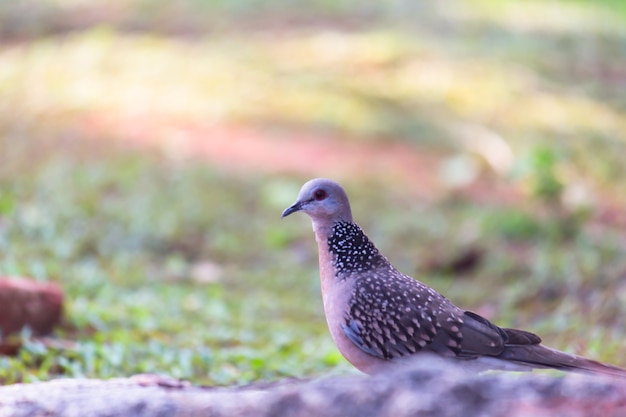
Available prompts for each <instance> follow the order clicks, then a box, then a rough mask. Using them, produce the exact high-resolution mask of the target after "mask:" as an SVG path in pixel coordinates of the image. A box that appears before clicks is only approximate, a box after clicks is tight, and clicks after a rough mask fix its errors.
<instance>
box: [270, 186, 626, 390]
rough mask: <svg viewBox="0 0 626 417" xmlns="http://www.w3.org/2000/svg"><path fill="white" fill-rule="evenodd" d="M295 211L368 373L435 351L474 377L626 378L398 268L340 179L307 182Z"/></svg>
mask: <svg viewBox="0 0 626 417" xmlns="http://www.w3.org/2000/svg"><path fill="white" fill-rule="evenodd" d="M295 212H304V213H306V214H307V215H308V216H309V217H310V218H311V221H312V226H313V231H314V233H315V239H316V241H317V246H318V252H319V253H318V254H319V269H320V280H321V291H322V300H323V304H324V313H325V316H326V321H327V324H328V328H329V330H330V334H331V337H332V339H333V340H334V342H335V344H336V346H337V348H338V350H339V352H340V353H341V354H342V355H343V356H344V357H345V358H346V359H347V360H348V362H350V363H351V364H352V365H353V366H354V367H355V368H357V369H358V370H360V371H361V372H364V373H366V374H377V373H380V372H384V371H387V370H389V369H392V368H397V367H398V366H407V365H408V364H410V363H411V361H413V360H414V359H416V358H418V357H423V358H426V357H428V355H429V354H430V355H431V357H435V356H436V357H441V358H445V359H444V360H446V359H450V360H451V361H456V362H457V363H458V364H459V365H461V367H462V368H463V369H467V370H469V371H472V372H483V371H487V370H510V371H531V370H533V369H541V368H548V369H557V370H562V371H573V372H579V373H592V374H603V375H611V376H617V377H625V378H626V369H623V368H620V367H617V366H613V365H608V364H604V363H601V362H598V361H595V360H592V359H587V358H584V357H581V356H577V355H573V354H569V353H566V352H562V351H559V350H556V349H553V348H550V347H547V346H545V345H543V344H542V340H541V338H540V337H539V336H537V335H536V334H534V333H531V332H528V331H525V330H518V329H511V328H504V327H500V326H497V325H496V324H493V323H492V322H491V321H489V320H488V319H486V318H484V317H482V316H480V315H478V314H476V313H473V312H471V311H468V310H463V309H461V308H460V307H457V306H456V305H455V304H453V303H452V302H451V301H450V300H448V299H447V298H446V297H445V296H443V295H441V294H440V293H439V292H437V291H436V290H434V289H433V288H430V287H429V286H427V285H426V284H424V283H422V282H420V281H418V280H417V279H414V278H412V277H409V276H408V275H405V274H403V273H402V272H400V271H399V270H397V269H396V268H395V267H394V266H393V265H392V264H391V263H390V262H389V260H388V259H387V258H386V257H385V256H384V255H383V254H382V253H381V252H380V251H379V250H378V249H377V248H376V246H375V245H374V243H373V242H372V241H371V240H370V239H369V238H368V237H367V236H366V235H365V233H364V232H363V230H362V229H361V228H360V227H359V226H358V225H357V224H356V223H355V222H354V220H353V218H352V211H351V208H350V201H349V199H348V196H347V194H346V192H345V191H344V189H343V188H342V187H341V185H339V184H338V183H337V182H335V181H333V180H330V179H326V178H316V179H312V180H310V181H308V182H306V183H305V184H304V185H303V186H302V188H301V190H300V193H299V195H298V198H297V200H296V202H295V203H294V204H292V205H291V206H289V207H288V208H286V209H285V210H284V211H283V212H282V215H281V217H282V218H284V217H287V216H289V215H290V214H292V213H295Z"/></svg>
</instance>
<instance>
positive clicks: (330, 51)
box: [0, 0, 626, 384]
mask: <svg viewBox="0 0 626 417" xmlns="http://www.w3.org/2000/svg"><path fill="white" fill-rule="evenodd" d="M24 4H28V5H29V8H25V6H24ZM620 4H621V3H619V2H603V3H601V4H600V3H592V2H584V1H558V2H550V3H549V4H548V3H545V2H539V1H532V2H529V1H523V2H522V1H512V0H511V1H500V2H494V1H487V0H483V1H472V2H464V3H460V2H459V3H455V5H456V6H457V7H445V8H444V7H442V6H435V5H432V4H430V3H426V2H424V3H415V4H413V3H412V2H394V3H393V4H389V5H377V6H371V5H370V6H362V5H361V4H360V3H358V2H355V1H350V0H344V1H339V2H333V1H323V0H317V1H313V2H307V5H306V7H303V5H302V4H301V3H299V2H288V1H278V0H272V1H270V2H254V1H251V0H248V1H236V2H201V1H186V2H176V3H168V2H159V1H153V2H148V1H124V2H122V1H118V2H109V3H98V2H96V3H83V2H56V1H55V2H31V3H29V2H25V3H20V4H18V3H11V2H5V3H3V4H2V7H0V22H1V23H2V24H1V25H0V27H1V28H2V29H1V31H0V33H2V35H3V39H4V41H3V42H2V43H1V45H0V162H1V164H0V274H3V275H24V276H32V277H35V278H36V279H39V280H53V281H57V282H59V283H60V284H61V285H62V286H63V288H64V289H65V291H66V292H67V311H66V313H67V314H66V315H67V323H66V324H65V325H64V326H63V327H62V328H61V329H59V331H58V332H57V334H56V335H57V336H58V337H59V338H60V339H68V340H76V341H77V343H76V344H75V345H69V346H66V345H59V346H56V345H45V344H43V343H41V342H40V341H38V340H36V339H32V338H31V337H30V336H29V335H28V333H27V332H24V334H23V335H22V337H23V338H24V340H25V341H26V347H25V349H23V350H22V351H21V353H20V355H19V356H18V357H15V358H9V357H1V358H0V381H3V382H5V383H9V382H15V381H21V380H24V381H33V380H41V379H49V378H52V377H56V376H87V377H112V376H119V375H130V374H133V373H140V372H153V373H165V374H169V375H172V376H175V377H180V378H187V379H191V380H193V381H194V382H197V383H205V384H230V383H243V382H246V381H250V380H254V379H259V378H268V379H272V378H278V377H280V376H286V375H296V376H305V375H314V374H321V373H324V372H328V371H329V370H330V369H331V368H337V369H338V371H350V369H351V368H350V366H349V365H348V364H347V363H346V362H345V361H344V360H343V359H341V358H340V356H339V354H338V353H337V351H336V350H335V348H334V346H333V345H332V342H331V340H330V337H329V335H328V334H327V331H326V328H325V321H324V317H323V313H322V308H321V300H320V295H319V288H318V282H317V281H318V275H317V264H316V261H317V257H316V256H317V255H316V249H315V246H314V241H313V237H312V235H311V233H310V228H309V227H310V226H309V225H308V220H307V219H305V218H304V217H301V218H296V217H294V218H293V219H292V218H290V219H289V221H280V219H279V214H280V212H281V210H282V209H283V208H284V207H286V206H287V205H288V204H290V203H291V202H292V200H293V199H294V198H295V196H296V194H297V191H298V189H299V186H300V184H301V183H302V182H303V181H304V180H306V178H302V177H298V176H293V177H288V176H277V175H271V174H268V173H259V172H250V171H244V172H240V171H238V170H236V169H233V170H225V169H223V168H218V167H217V166H212V165H210V164H207V163H202V162H201V161H198V160H194V161H189V160H177V159H176V158H171V157H169V156H168V155H167V154H166V153H165V154H162V153H159V152H142V153H140V152H136V151H129V150H128V149H127V148H124V147H123V146H120V145H118V142H120V141H123V140H124V138H120V137H118V136H117V135H118V134H117V133H115V132H109V131H93V132H92V131H89V132H86V131H85V122H84V120H89V119H90V118H93V117H97V116H99V115H106V117H109V118H112V119H114V120H115V119H116V118H131V119H132V118H133V117H135V118H143V119H147V120H151V121H153V123H152V126H153V128H154V129H153V131H151V132H150V135H151V136H153V137H154V138H155V139H156V138H159V137H160V136H162V135H164V134H165V133H164V132H162V131H160V129H159V126H160V121H162V120H172V119H174V120H182V121H183V122H185V123H190V124H194V123H205V124H217V125H219V124H226V125H230V124H235V125H237V124H245V125H249V126H256V127H257V128H259V129H266V128H268V126H269V127H275V126H280V127H285V126H286V127H288V128H289V129H290V131H291V132H293V135H294V139H293V140H294V141H297V140H298V139H297V134H298V132H310V131H316V132H323V133H328V132H330V133H331V135H332V137H333V138H334V139H333V140H345V141H367V142H382V143H394V142H403V143H409V144H412V145H413V146H415V149H416V152H419V151H420V150H423V151H427V150H432V149H436V150H438V151H439V152H441V153H442V154H443V155H449V156H451V157H454V156H455V155H458V154H462V155H466V154H472V153H474V152H477V150H476V149H475V147H476V144H475V142H472V141H469V142H468V141H467V140H465V139H464V136H463V135H461V134H459V130H461V131H463V130H464V129H465V128H464V126H470V127H476V126H478V127H481V128H484V129H486V130H488V131H490V132H497V136H498V137H499V138H501V139H500V140H501V141H502V142H503V143H504V144H505V145H506V146H507V147H508V148H510V149H511V152H512V155H513V157H514V159H513V163H512V165H511V166H510V167H507V171H506V172H500V173H499V174H498V175H504V176H505V177H507V178H512V179H513V181H511V182H510V187H512V188H518V187H522V188H523V190H524V191H525V192H527V193H528V194H527V196H528V199H527V200H526V201H521V202H519V204H516V205H515V206H513V207H511V206H500V205H484V204H482V203H481V202H480V201H474V200H472V199H471V198H467V197H459V196H458V195H457V194H455V193H454V192H449V193H444V197H443V198H440V199H437V200H435V201H433V202H432V203H431V204H428V205H426V204H423V203H422V202H419V201H416V200H415V196H414V195H412V194H411V193H406V192H405V191H404V190H402V189H398V188H394V187H392V186H390V185H389V184H382V183H381V182H376V181H373V180H372V179H367V178H365V177H360V176H359V175H358V174H355V175H354V176H353V177H351V178H348V179H346V181H345V183H346V186H347V188H348V190H349V192H350V195H351V197H352V200H353V206H354V207H353V209H354V211H355V217H356V218H357V219H358V220H359V222H360V223H361V225H362V226H363V227H364V229H365V230H366V231H367V232H368V233H369V234H370V236H371V237H372V238H373V240H374V241H375V242H377V244H378V245H379V246H380V248H381V249H382V250H383V251H384V252H385V253H387V254H388V255H389V257H390V258H391V260H392V261H394V263H395V264H396V265H397V266H398V267H399V268H400V269H401V270H402V271H404V272H406V273H409V274H412V275H414V276H418V277H419V278H420V279H421V280H423V281H425V282H427V283H429V284H431V285H432V286H434V287H435V288H437V289H438V290H440V291H441V292H443V293H444V294H446V295H447V296H448V297H449V298H451V299H452V300H453V301H455V302H456V303H458V304H459V305H461V306H464V307H467V308H471V309H474V310H476V311H478V312H480V313H482V314H485V315H488V316H489V317H491V318H493V319H494V320H495V321H496V322H497V323H498V324H501V325H505V326H521V327H524V328H527V329H529V330H533V331H537V332H539V333H540V334H542V336H544V339H545V340H546V342H547V343H548V344H550V345H552V346H555V347H560V348H562V349H567V350H569V351H573V352H577V353H581V354H587V355H590V356H594V357H596V358H598V359H601V360H606V361H610V362H613V363H617V364H621V365H626V363H625V362H624V361H623V359H622V357H621V355H620V353H619V352H620V351H623V350H624V348H625V347H626V342H624V340H625V338H624V328H626V326H625V324H626V308H624V305H626V303H625V301H626V300H625V299H624V294H626V292H625V291H624V278H625V276H624V274H625V273H626V260H625V259H626V257H625V256H624V255H625V252H626V245H625V244H624V234H623V231H621V230H619V229H611V228H610V227H603V228H601V229H599V230H600V232H598V227H597V225H595V224H592V222H591V221H590V218H591V217H592V215H591V214H589V213H588V212H587V210H591V211H593V205H594V204H601V203H602V197H603V196H609V197H610V200H611V202H615V201H617V202H620V203H622V204H623V203H624V202H626V194H625V192H624V189H623V186H621V185H620V184H623V181H624V180H626V166H625V165H624V163H623V155H624V151H625V150H626V149H625V148H626V144H625V140H626V99H625V97H626V82H625V81H624V75H623V74H625V73H626V72H625V71H626V50H624V40H625V39H626V33H625V31H624V29H623V27H624V26H623V24H624V22H626V11H625V10H624V8H623V7H622V6H620ZM420 6H421V7H420ZM427 6H428V7H427ZM77 16H78V17H81V16H82V17H85V19H77ZM555 16H557V17H558V19H556V18H555ZM83 136H90V137H91V138H92V139H96V140H91V141H88V140H86V139H84V137H83ZM207 140H210V138H207ZM331 146H332V145H331ZM478 153H480V152H478ZM321 175H324V173H322V172H321V173H320V176H321ZM490 175H493V174H490ZM520 178H521V180H520ZM518 181H519V182H518ZM580 186H582V187H583V188H584V189H586V190H588V189H590V190H598V195H595V194H592V197H590V198H591V201H590V204H591V207H590V208H587V207H584V208H582V209H579V208H575V209H571V208H568V207H563V206H562V203H561V202H560V201H561V198H562V197H563V194H564V193H565V192H566V191H567V190H568V189H570V188H572V189H578V188H579V187H580ZM577 187H578V188H577ZM381 213H384V215H381ZM473 246H479V247H481V248H483V249H484V251H485V253H486V257H485V260H484V263H482V264H481V265H480V267H479V268H478V270H476V271H473V272H470V273H467V274H462V275H459V276H456V275H454V274H449V273H446V272H445V271H441V270H437V269H429V268H428V265H429V264H430V261H431V260H432V259H437V260H441V259H443V260H444V261H445V260H446V259H447V258H449V257H450V256H451V254H454V253H455V252H457V251H462V250H463V249H464V248H466V247H473Z"/></svg>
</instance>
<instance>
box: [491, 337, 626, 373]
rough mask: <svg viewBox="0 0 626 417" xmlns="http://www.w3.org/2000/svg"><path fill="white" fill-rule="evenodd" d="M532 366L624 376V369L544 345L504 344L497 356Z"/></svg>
mask: <svg viewBox="0 0 626 417" xmlns="http://www.w3.org/2000/svg"><path fill="white" fill-rule="evenodd" d="M498 358H500V359H505V360H509V361H513V362H517V363H520V364H524V365H527V366H531V367H534V368H552V369H559V370H562V371H570V372H583V373H593V374H602V375H612V376H617V377H621V378H626V369H624V368H620V367H617V366H613V365H607V364H604V363H601V362H597V361H594V360H592V359H587V358H583V357H581V356H576V355H572V354H569V353H565V352H561V351H559V350H556V349H551V348H549V347H546V346H544V345H540V344H536V345H505V348H504V352H502V354H500V355H499V356H498Z"/></svg>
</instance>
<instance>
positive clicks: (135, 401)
mask: <svg viewBox="0 0 626 417" xmlns="http://www.w3.org/2000/svg"><path fill="white" fill-rule="evenodd" d="M529 415H532V416H534V417H537V416H539V417H542V416H546V417H547V416H555V415H559V416H561V415H563V416H581V417H582V416H603V417H611V416H616V417H617V416H625V415H626V380H622V379H609V378H602V377H595V376H589V375H575V374H571V375H565V376H563V377H561V376H556V377H555V376H548V375H541V374H530V373H529V374H523V375H519V374H509V373H493V374H488V375H482V376H476V375H468V374H466V373H463V372H461V371H460V370H459V369H458V368H455V367H451V366H449V365H447V364H441V363H439V362H437V361H429V363H422V364H419V366H417V367H415V368H411V369H407V370H403V371H401V372H397V373H390V374H385V375H378V376H374V377H367V376H343V377H326V378H319V379H315V380H283V381H278V382H271V383H257V384H252V385H249V386H244V387H231V388H207V387H194V386H190V385H189V384H187V383H181V382H179V381H177V380H170V379H167V378H162V377H158V376H151V375H141V376H137V377H132V378H118V379H111V380H106V381H103V380H87V379H85V380H80V379H65V380H54V381H50V382H41V383H34V384H17V385H11V386H5V387H0V416H1V417H9V416H11V417H18V416H29V417H30V416H50V417H51V416H63V417H78V416H81V417H82V416H92V417H98V416H103V417H104V416H108V417H115V416H146V417H147V416H160V417H166V416H230V417H237V416H254V417H261V416H267V417H269V416H272V417H280V416H295V417H298V416H302V417H304V416H307V417H308V416H311V417H312V416H327V417H332V416H342V417H349V416H359V417H368V416H379V417H380V416H385V417H387V416H388V417H404V416H437V417H447V416H455V417H456V416H459V417H461V416H463V417H466V416H477V417H479V416H484V417H491V416H507V417H515V416H529Z"/></svg>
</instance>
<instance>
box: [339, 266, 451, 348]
mask: <svg viewBox="0 0 626 417" xmlns="http://www.w3.org/2000/svg"><path fill="white" fill-rule="evenodd" d="M390 272H391V273H390ZM381 274H382V272H381V271H376V270H373V271H370V272H368V273H366V274H361V277H360V278H359V279H358V280H356V282H355V285H354V291H353V294H352V297H351V298H350V301H349V308H348V310H347V313H346V316H345V324H344V325H343V327H342V328H343V331H344V333H345V334H346V336H347V337H348V338H349V339H350V340H351V341H352V342H353V343H354V344H355V345H357V346H358V347H359V348H360V349H361V350H363V351H364V352H366V353H369V354H371V355H373V356H376V357H378V358H381V359H393V358H397V357H400V356H405V355H412V354H414V353H417V352H419V351H421V350H424V349H426V350H431V351H437V352H439V353H443V354H445V355H448V356H456V355H459V354H461V353H462V340H463V334H462V333H461V328H462V326H463V319H462V315H463V311H461V310H460V309H458V308H457V307H456V306H454V305H453V304H452V303H450V302H449V301H448V300H447V299H446V298H445V297H443V296H442V295H440V294H438V293H436V292H435V291H433V290H432V289H430V288H428V287H426V286H424V285H423V284H421V283H420V282H418V281H416V280H414V279H412V278H409V277H406V276H404V275H402V274H400V273H399V272H397V271H384V275H385V277H384V278H383V277H381Z"/></svg>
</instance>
